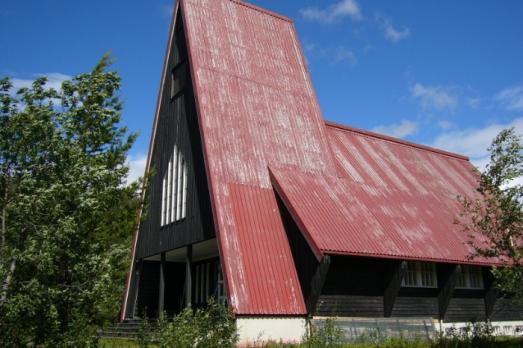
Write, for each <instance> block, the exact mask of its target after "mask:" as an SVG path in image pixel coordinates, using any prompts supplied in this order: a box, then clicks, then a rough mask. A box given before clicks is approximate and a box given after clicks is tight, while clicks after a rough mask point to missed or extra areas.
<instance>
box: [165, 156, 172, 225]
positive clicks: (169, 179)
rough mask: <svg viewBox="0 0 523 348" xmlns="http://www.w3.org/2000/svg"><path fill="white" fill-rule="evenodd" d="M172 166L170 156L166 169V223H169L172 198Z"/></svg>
mask: <svg viewBox="0 0 523 348" xmlns="http://www.w3.org/2000/svg"><path fill="white" fill-rule="evenodd" d="M172 166H173V158H172V156H171V159H170V160H169V166H168V167H167V195H166V200H167V207H166V210H167V211H166V214H165V216H166V219H165V220H166V223H169V222H171V196H172V192H173V191H172V186H173V177H172V175H171V172H172Z"/></svg>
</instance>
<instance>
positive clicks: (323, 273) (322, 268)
mask: <svg viewBox="0 0 523 348" xmlns="http://www.w3.org/2000/svg"><path fill="white" fill-rule="evenodd" d="M330 264H331V258H330V256H329V255H325V256H324V257H323V260H321V262H320V263H319V264H318V266H317V267H316V271H315V272H314V275H313V276H312V279H311V291H310V294H309V298H308V299H307V311H308V312H309V313H310V314H314V312H315V311H316V304H317V303H318V299H319V298H320V294H321V290H322V289H323V285H324V284H325V279H327V272H328V271H329V266H330Z"/></svg>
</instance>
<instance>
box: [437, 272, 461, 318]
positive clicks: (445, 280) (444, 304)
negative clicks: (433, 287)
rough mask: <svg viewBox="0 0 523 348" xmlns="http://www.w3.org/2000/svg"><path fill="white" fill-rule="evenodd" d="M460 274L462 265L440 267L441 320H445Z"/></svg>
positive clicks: (439, 312)
mask: <svg viewBox="0 0 523 348" xmlns="http://www.w3.org/2000/svg"><path fill="white" fill-rule="evenodd" d="M460 273H461V266H460V265H439V267H438V289H439V293H438V314H439V319H440V320H443V319H445V314H446V313H447V308H448V307H449V304H450V300H451V299H452V294H453V293H454V288H455V287H456V283H457V281H458V277H459V275H460Z"/></svg>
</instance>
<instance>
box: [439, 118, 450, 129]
mask: <svg viewBox="0 0 523 348" xmlns="http://www.w3.org/2000/svg"><path fill="white" fill-rule="evenodd" d="M453 126H454V124H453V123H452V122H450V121H448V120H440V121H438V127H439V128H441V129H445V130H447V129H450V128H452V127H453Z"/></svg>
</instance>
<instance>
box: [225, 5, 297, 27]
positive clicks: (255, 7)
mask: <svg viewBox="0 0 523 348" xmlns="http://www.w3.org/2000/svg"><path fill="white" fill-rule="evenodd" d="M229 1H230V2H234V3H235V4H238V5H242V6H245V7H248V8H250V9H252V10H255V11H258V12H261V13H264V14H267V15H269V16H272V17H276V18H278V19H282V20H284V21H287V22H290V23H293V20H292V19H290V18H289V17H286V16H282V15H280V14H278V13H276V12H273V11H270V10H267V9H265V8H263V7H259V6H256V5H253V4H251V3H249V2H246V1H243V0H229Z"/></svg>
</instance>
